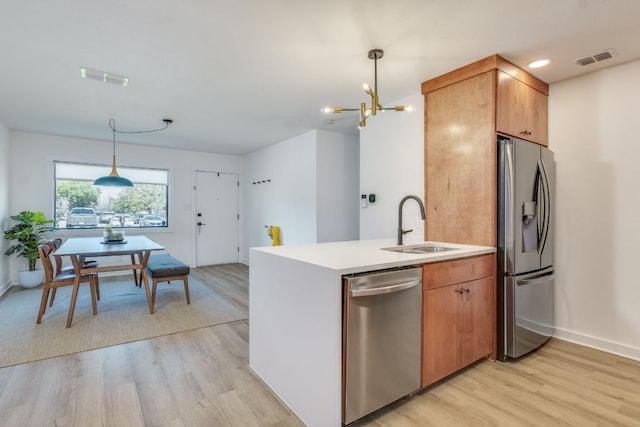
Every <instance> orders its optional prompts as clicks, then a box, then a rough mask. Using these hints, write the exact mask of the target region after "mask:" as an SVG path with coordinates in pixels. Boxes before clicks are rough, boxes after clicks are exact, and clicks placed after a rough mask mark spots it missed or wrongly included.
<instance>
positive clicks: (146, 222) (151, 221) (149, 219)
mask: <svg viewBox="0 0 640 427" xmlns="http://www.w3.org/2000/svg"><path fill="white" fill-rule="evenodd" d="M166 223H167V221H166V220H165V219H164V218H161V217H159V216H158V215H145V216H143V217H142V219H141V220H140V227H157V226H162V225H165V224H166Z"/></svg>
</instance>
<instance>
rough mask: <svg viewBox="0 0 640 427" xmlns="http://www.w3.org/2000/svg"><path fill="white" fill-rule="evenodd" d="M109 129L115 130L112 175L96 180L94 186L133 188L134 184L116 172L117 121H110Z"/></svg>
mask: <svg viewBox="0 0 640 427" xmlns="http://www.w3.org/2000/svg"><path fill="white" fill-rule="evenodd" d="M109 127H110V128H111V129H112V130H113V161H112V163H111V173H110V174H109V175H107V176H102V177H100V178H98V179H96V180H95V181H93V185H96V186H99V187H133V182H131V181H129V180H128V179H127V178H123V177H121V176H120V175H118V171H117V170H116V121H115V120H114V119H110V120H109Z"/></svg>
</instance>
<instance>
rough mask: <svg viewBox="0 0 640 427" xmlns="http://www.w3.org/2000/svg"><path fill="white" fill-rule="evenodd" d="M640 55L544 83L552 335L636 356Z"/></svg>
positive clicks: (639, 324)
mask: <svg viewBox="0 0 640 427" xmlns="http://www.w3.org/2000/svg"><path fill="white" fill-rule="evenodd" d="M639 75H640V61H635V62H631V63H627V64H624V65H620V66H616V67H613V68H609V69H605V70H602V71H597V72H594V73H591V74H587V75H584V76H581V77H577V78H574V79H570V80H566V81H563V82H559V83H555V84H552V85H551V87H550V97H549V140H550V148H551V149H552V150H553V151H554V152H555V153H556V168H557V194H556V198H557V203H556V207H557V209H556V215H557V217H558V224H557V228H556V230H557V239H556V265H557V275H556V277H557V279H556V326H557V336H558V337H561V338H564V339H568V340H571V341H575V342H578V343H581V344H585V345H589V346H593V347H597V348H600V349H603V350H607V351H610V352H614V353H619V354H623V355H626V356H629V357H633V358H635V359H640V280H639V279H638V272H637V271H636V268H637V267H638V265H639V262H638V241H640V222H639V221H638V218H637V217H638V212H640V167H639V159H640V142H639V138H638V123H639V122H638V101H639V100H640V79H639V78H638V76H639Z"/></svg>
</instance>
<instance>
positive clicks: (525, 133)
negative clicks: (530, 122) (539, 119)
mask: <svg viewBox="0 0 640 427" xmlns="http://www.w3.org/2000/svg"><path fill="white" fill-rule="evenodd" d="M520 133H521V134H522V135H531V131H530V130H526V129H525V130H524V131H522V132H520Z"/></svg>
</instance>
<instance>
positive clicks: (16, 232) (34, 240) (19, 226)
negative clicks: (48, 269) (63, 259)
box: [4, 211, 54, 287]
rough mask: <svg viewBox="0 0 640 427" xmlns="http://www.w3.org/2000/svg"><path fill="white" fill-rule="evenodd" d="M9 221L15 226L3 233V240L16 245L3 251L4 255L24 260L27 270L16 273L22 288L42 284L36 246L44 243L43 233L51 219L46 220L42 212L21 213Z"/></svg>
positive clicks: (41, 272)
mask: <svg viewBox="0 0 640 427" xmlns="http://www.w3.org/2000/svg"><path fill="white" fill-rule="evenodd" d="M11 219H12V220H13V221H14V222H15V224H14V225H13V226H12V227H11V228H9V229H8V230H6V231H5V232H4V238H5V239H7V240H11V241H15V242H16V243H15V244H13V245H12V246H10V247H9V249H7V250H6V251H5V253H4V254H5V255H13V254H16V255H17V256H18V257H23V258H26V259H27V261H28V263H29V270H22V271H18V277H19V280H20V284H21V285H22V286H24V287H33V286H37V285H39V284H40V283H42V280H43V277H44V274H43V271H42V270H41V269H36V261H37V260H38V258H39V257H40V255H39V254H38V246H39V245H41V244H42V243H43V242H44V241H45V233H46V232H47V231H48V230H49V227H48V225H49V224H53V222H54V221H53V220H52V219H47V217H46V215H45V214H44V213H42V212H32V211H22V212H20V213H19V214H17V215H13V216H12V217H11Z"/></svg>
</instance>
